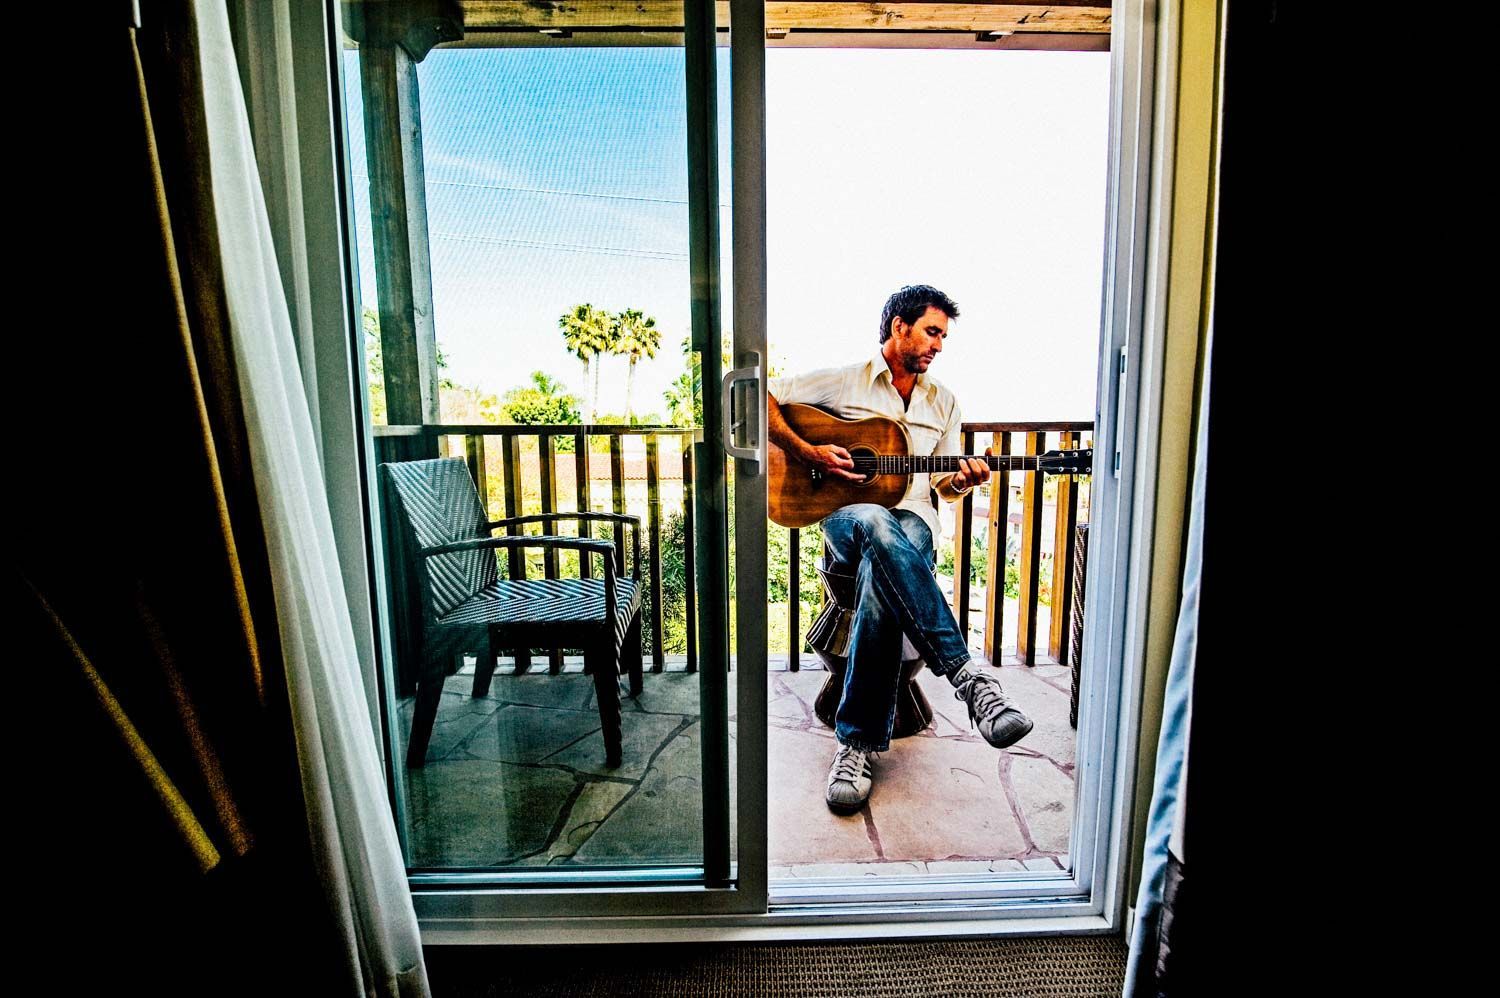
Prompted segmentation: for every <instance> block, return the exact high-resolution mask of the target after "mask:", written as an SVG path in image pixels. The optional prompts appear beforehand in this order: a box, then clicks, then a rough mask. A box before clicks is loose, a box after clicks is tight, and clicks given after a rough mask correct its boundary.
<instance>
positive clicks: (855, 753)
mask: <svg viewBox="0 0 1500 998" xmlns="http://www.w3.org/2000/svg"><path fill="white" fill-rule="evenodd" d="M874 784H875V781H874V779H873V778H872V777H871V773H870V753H868V752H866V751H864V750H862V749H857V748H854V747H852V746H849V745H840V746H839V750H838V754H837V755H835V756H834V757H833V765H832V766H830V767H828V792H827V793H826V794H825V795H824V799H825V800H826V801H828V807H829V809H830V810H832V811H836V812H838V813H839V814H853V813H854V812H855V811H858V810H859V809H860V808H862V807H864V806H865V801H867V800H869V799H870V788H871V787H873V786H874Z"/></svg>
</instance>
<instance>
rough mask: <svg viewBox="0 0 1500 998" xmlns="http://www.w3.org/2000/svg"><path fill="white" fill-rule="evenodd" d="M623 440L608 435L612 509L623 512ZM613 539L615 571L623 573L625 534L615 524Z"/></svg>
mask: <svg viewBox="0 0 1500 998" xmlns="http://www.w3.org/2000/svg"><path fill="white" fill-rule="evenodd" d="M624 444H625V442H624V439H623V438H622V437H621V436H620V435H619V434H618V433H611V434H610V435H609V485H610V491H611V493H612V498H613V499H614V511H615V512H616V513H624V512H625V446H624ZM613 535H614V539H615V571H616V572H617V573H619V574H620V575H624V574H625V534H624V531H622V530H621V529H620V528H619V525H618V524H617V525H616V526H615V527H614V531H613Z"/></svg>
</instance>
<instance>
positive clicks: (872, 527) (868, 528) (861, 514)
mask: <svg viewBox="0 0 1500 998" xmlns="http://www.w3.org/2000/svg"><path fill="white" fill-rule="evenodd" d="M839 512H840V513H842V514H844V515H846V516H848V517H850V518H851V519H853V520H854V521H855V522H857V523H858V524H859V525H860V527H861V528H863V529H864V530H865V532H866V533H868V534H870V535H872V536H878V535H881V534H887V535H889V534H892V533H896V534H899V533H901V522H900V521H899V520H897V519H896V515H895V514H894V513H892V512H891V511H890V510H888V509H886V508H885V507H884V506H882V505H880V504H879V503H873V502H860V503H855V504H854V505H852V506H845V507H844V508H843V509H841V510H839Z"/></svg>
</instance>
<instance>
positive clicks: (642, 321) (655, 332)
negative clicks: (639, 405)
mask: <svg viewBox="0 0 1500 998" xmlns="http://www.w3.org/2000/svg"><path fill="white" fill-rule="evenodd" d="M613 322H614V328H613V332H614V341H615V342H614V352H615V353H618V354H622V355H624V356H625V357H627V358H629V360H630V369H629V371H628V373H627V374H626V375H625V415H626V417H627V418H633V416H634V413H635V407H634V406H633V405H632V404H631V392H632V390H633V389H634V387H635V365H636V363H637V362H638V361H639V360H640V359H641V358H642V357H645V358H646V359H647V360H650V359H652V358H654V357H655V356H656V351H657V350H659V349H660V348H661V330H660V329H657V328H656V319H655V318H653V317H652V316H649V315H645V314H644V313H642V312H641V310H640V309H636V308H627V309H626V310H625V311H623V312H621V313H619V314H618V315H616V316H614V319H613Z"/></svg>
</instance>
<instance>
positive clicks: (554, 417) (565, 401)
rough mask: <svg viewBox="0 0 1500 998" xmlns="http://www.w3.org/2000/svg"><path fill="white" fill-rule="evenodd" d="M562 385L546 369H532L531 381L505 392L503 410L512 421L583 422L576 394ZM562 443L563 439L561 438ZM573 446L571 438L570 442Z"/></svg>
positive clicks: (529, 423)
mask: <svg viewBox="0 0 1500 998" xmlns="http://www.w3.org/2000/svg"><path fill="white" fill-rule="evenodd" d="M562 389H563V385H562V383H561V382H559V381H558V380H557V379H555V378H552V377H550V376H548V375H547V374H546V372H544V371H532V372H531V384H530V385H529V386H524V387H521V388H512V389H511V390H510V391H508V392H506V393H505V399H504V404H503V405H502V406H501V411H502V412H503V413H504V414H505V415H506V416H507V417H508V418H509V419H510V421H511V422H513V423H520V424H522V425H525V426H536V425H538V424H543V423H568V424H578V423H582V422H583V414H582V413H581V412H580V411H579V408H578V407H579V402H580V400H579V399H578V397H577V396H574V395H568V394H566V393H564V392H563V390H562ZM559 443H562V441H559ZM568 443H569V446H570V447H571V441H569V442H568Z"/></svg>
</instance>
